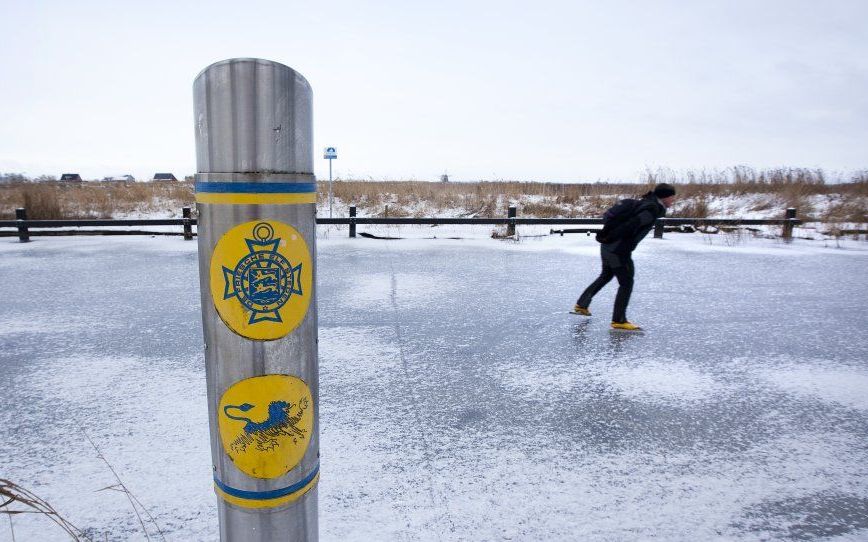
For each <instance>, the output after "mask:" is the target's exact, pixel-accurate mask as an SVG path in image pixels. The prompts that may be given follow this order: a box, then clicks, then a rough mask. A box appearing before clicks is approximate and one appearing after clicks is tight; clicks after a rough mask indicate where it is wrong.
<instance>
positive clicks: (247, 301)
mask: <svg viewBox="0 0 868 542" xmlns="http://www.w3.org/2000/svg"><path fill="white" fill-rule="evenodd" d="M253 237H254V238H253V239H248V238H245V239H244V241H245V242H246V243H247V248H248V250H249V253H248V254H246V255H245V256H244V257H243V258H241V260H240V261H239V262H238V264H237V265H236V266H235V268H234V269H229V268H228V267H225V266H224V267H223V279H224V280H225V287H224V291H223V299H230V298H233V297H237V298H238V301H239V302H241V305H243V306H244V308H246V309H247V310H248V311H250V320H249V322H248V323H249V324H255V323H256V322H263V321H272V322H282V319H281V317H280V312H279V311H280V308H281V307H283V306H284V305H285V304H286V302H287V301H289V299H290V298H291V297H292V296H293V295H299V296H301V295H304V293H303V292H302V290H301V263H299V264H298V265H296V266H294V267H293V265H292V264H291V263H290V262H289V260H287V259H286V258H285V257H284V256H283V255H282V254H280V253H278V251H277V249H278V247H280V243H281V239H280V238H279V237H278V238H276V239H275V238H274V228H273V227H271V225H270V224H268V223H266V222H260V223H259V224H256V225H255V226H254V227H253Z"/></svg>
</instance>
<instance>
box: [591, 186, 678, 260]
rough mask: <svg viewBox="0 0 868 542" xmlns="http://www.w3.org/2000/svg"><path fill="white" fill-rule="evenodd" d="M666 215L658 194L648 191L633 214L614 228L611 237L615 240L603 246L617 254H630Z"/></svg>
mask: <svg viewBox="0 0 868 542" xmlns="http://www.w3.org/2000/svg"><path fill="white" fill-rule="evenodd" d="M665 215H666V207H664V206H663V204H662V203H660V200H659V199H657V196H655V195H654V194H653V193H652V192H648V193H647V194H645V195H644V196H642V199H641V200H639V204H638V205H637V206H636V209H635V210H634V211H633V216H631V217H630V218H629V219H628V220H626V221H625V222H624V223H622V224H620V225H618V226H617V227H616V228H615V229H614V230H612V233H611V238H612V239H615V240H614V241H612V242H611V243H605V244H604V245H603V248H604V249H606V250H608V251H610V252H614V253H615V254H620V255H622V256H629V255H630V253H632V252H633V251H634V250H636V247H637V246H638V245H639V242H640V241H641V240H642V239H644V238H645V236H646V235H648V232H649V231H651V228H653V227H654V223H655V222H656V221H657V219H658V218H661V217H663V216H665Z"/></svg>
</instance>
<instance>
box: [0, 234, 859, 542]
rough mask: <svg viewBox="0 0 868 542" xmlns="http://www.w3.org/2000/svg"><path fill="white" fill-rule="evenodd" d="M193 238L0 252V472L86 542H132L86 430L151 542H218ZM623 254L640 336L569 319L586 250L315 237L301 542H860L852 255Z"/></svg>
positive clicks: (591, 253) (0, 526) (556, 242)
mask: <svg viewBox="0 0 868 542" xmlns="http://www.w3.org/2000/svg"><path fill="white" fill-rule="evenodd" d="M520 230H521V229H520ZM416 231H419V230H418V229H417V230H416ZM524 231H528V230H527V229H525V230H524ZM426 233H427V231H426ZM340 235H341V236H343V235H345V233H341V234H340ZM195 247H196V245H195V243H191V242H184V241H182V240H181V239H178V238H149V237H129V238H115V237H103V238H38V239H36V240H35V241H34V242H32V243H29V244H19V243H18V242H17V241H15V240H14V239H8V238H7V239H0V278H2V280H0V300H2V305H0V367H2V369H3V370H2V371H0V389H2V390H3V401H2V404H3V408H2V409H0V477H2V478H9V479H11V480H13V481H15V482H17V483H19V484H20V485H22V486H24V487H27V488H29V489H31V490H32V491H34V492H35V493H36V494H38V495H39V496H41V497H43V498H45V499H46V500H48V501H49V502H50V503H51V504H52V505H53V506H54V507H55V508H56V509H57V510H58V511H60V512H61V514H62V515H63V516H64V517H66V518H67V519H68V520H70V521H71V522H72V523H74V524H75V525H77V526H79V527H81V528H83V529H86V530H87V531H88V532H89V533H90V534H91V535H93V536H94V538H95V539H98V540H104V539H105V538H107V539H109V540H144V539H145V537H144V535H143V534H142V527H141V525H140V523H139V520H138V519H137V518H136V516H135V514H134V513H133V510H132V507H131V506H130V503H129V501H128V500H127V498H126V496H125V495H123V494H122V493H118V492H116V491H111V490H104V491H100V489H102V488H105V487H107V486H112V485H114V484H116V483H117V480H116V479H115V478H114V476H113V474H112V473H111V471H110V470H109V469H108V467H107V465H106V463H105V462H103V461H102V459H100V458H99V457H98V456H97V452H96V451H95V450H94V448H93V447H92V446H91V444H90V442H89V441H88V438H90V439H92V440H93V442H94V444H96V446H97V447H98V448H99V450H100V453H101V454H102V455H103V457H104V458H105V459H106V460H107V461H108V463H110V464H111V465H112V467H113V468H114V469H115V471H116V472H117V474H118V476H119V477H120V478H121V480H122V481H123V482H124V484H125V485H126V487H127V488H128V489H129V490H130V491H131V492H132V493H133V494H135V496H136V497H137V498H138V499H139V500H140V501H141V502H142V503H143V504H144V506H145V507H146V508H147V509H148V511H149V512H150V513H151V514H152V515H153V517H154V519H155V520H156V523H158V524H159V525H160V527H161V529H162V530H163V532H164V533H165V535H166V538H167V539H168V540H184V541H187V540H214V539H216V536H217V535H216V525H217V520H216V509H215V502H216V497H215V495H214V494H213V491H212V489H211V480H210V477H211V467H210V454H209V450H208V437H207V434H208V433H207V432H208V428H207V412H206V406H205V381H204V361H203V355H202V336H201V328H200V316H199V306H198V305H199V301H198V299H199V298H198V278H197V260H196V252H195ZM635 261H636V267H637V278H636V288H635V290H634V297H633V302H632V303H631V306H630V311H629V315H630V317H631V319H632V320H634V321H636V322H638V323H640V324H642V325H643V326H644V327H646V328H647V329H648V333H646V334H645V335H639V336H637V335H624V334H617V333H610V332H609V331H608V329H607V324H608V316H609V311H610V310H611V303H612V300H613V297H614V292H615V288H614V284H613V285H611V286H609V287H607V288H606V289H604V290H603V291H602V292H601V293H600V294H599V296H598V298H597V299H595V301H594V303H593V305H592V307H591V310H592V311H593V312H594V316H593V317H592V318H591V319H583V318H582V317H578V316H574V315H570V314H567V311H568V310H569V309H570V307H571V306H572V304H573V303H574V301H575V298H576V297H577V296H578V294H579V293H580V291H581V289H582V288H583V287H584V286H585V285H586V284H587V283H588V282H590V281H591V280H592V279H593V278H594V276H595V275H596V273H597V272H598V265H599V264H598V256H597V245H596V243H594V242H593V240H592V239H590V238H587V237H585V236H573V237H569V236H567V237H551V238H529V239H524V240H523V241H521V242H520V243H513V242H508V241H507V242H504V241H495V240H490V239H475V240H466V241H447V240H440V239H438V240H406V241H405V240H402V241H374V240H367V239H355V240H348V239H344V238H342V237H338V235H335V236H333V237H331V238H329V239H321V240H320V241H319V243H318V273H319V277H318V288H319V310H320V324H321V327H320V365H321V374H320V386H321V387H320V393H321V418H322V428H321V431H322V433H321V453H322V478H321V482H320V485H319V488H320V531H321V538H322V540H341V541H342V542H344V541H353V540H359V541H369V540H635V539H650V538H657V539H662V540H691V541H692V540H732V539H745V540H769V539H791V540H804V539H818V538H819V539H826V540H838V541H843V540H865V539H866V538H868V483H866V482H868V447H866V444H865V443H866V437H868V399H866V397H868V337H866V334H865V333H864V330H865V329H866V326H868V309H866V306H868V290H866V286H865V282H864V270H865V268H866V263H868V250H866V244H865V243H855V242H851V243H847V244H845V246H844V248H843V249H837V248H832V247H829V246H825V245H824V243H822V242H806V241H796V242H794V243H793V244H790V245H785V244H782V243H779V242H774V241H767V240H754V239H749V240H739V241H738V242H737V243H732V244H727V243H723V242H718V241H712V242H709V240H708V239H706V238H704V237H701V236H677V235H672V236H669V235H667V238H666V239H664V240H662V241H661V240H653V239H648V240H646V241H645V242H644V243H643V245H642V246H641V247H640V250H639V251H638V252H637V253H636V255H635ZM144 521H145V524H146V528H147V529H148V531H149V533H150V535H151V536H152V537H153V536H154V535H155V534H156V529H155V528H154V525H153V523H151V522H150V521H149V520H148V518H145V519H144ZM12 522H13V523H12V525H13V527H14V529H15V536H16V540H19V541H21V540H40V541H41V540H49V541H50V540H65V539H66V538H64V536H63V533H62V532H61V531H60V530H59V529H57V528H55V527H54V526H53V525H51V524H50V523H49V522H47V520H45V519H44V518H40V517H36V516H15V517H14V518H13V520H12ZM0 540H4V541H5V540H11V531H10V530H9V523H8V521H7V519H6V518H5V517H0Z"/></svg>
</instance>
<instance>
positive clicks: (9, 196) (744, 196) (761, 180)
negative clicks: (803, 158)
mask: <svg viewBox="0 0 868 542" xmlns="http://www.w3.org/2000/svg"><path fill="white" fill-rule="evenodd" d="M2 179H6V182H0V218H2V219H9V218H14V215H15V208H16V207H26V208H27V212H28V217H30V218H38V219H58V218H120V217H125V216H136V215H142V216H169V217H171V216H178V215H180V213H181V208H182V207H184V206H194V193H193V183H192V182H191V181H190V180H185V181H171V182H168V181H167V182H146V183H136V182H79V183H61V182H57V181H46V180H40V181H39V182H34V181H30V180H28V179H26V178H24V177H23V176H20V175H12V174H5V175H2V176H0V180H2ZM10 179H12V181H11V182H10ZM833 180H835V181H836V182H834V183H833V182H828V181H829V179H828V178H827V174H825V173H824V172H823V170H819V169H802V168H778V169H770V170H754V169H752V168H748V167H743V166H738V167H733V168H729V169H725V170H700V171H685V172H677V171H674V170H670V169H658V170H655V171H651V170H649V171H646V172H645V173H644V174H643V175H642V177H641V179H640V182H633V183H627V182H623V183H621V182H595V183H546V182H520V181H509V180H498V181H479V182H449V183H443V182H425V181H370V180H353V179H346V180H341V179H338V180H336V181H335V182H334V183H333V192H334V197H335V199H336V201H337V202H338V203H339V204H340V206H341V208H342V209H344V210H345V209H346V207H347V206H349V205H355V206H356V207H357V209H358V211H359V215H361V216H392V217H401V216H440V215H446V216H478V217H491V216H504V215H505V214H506V208H507V207H509V206H510V205H515V206H516V207H518V209H519V213H520V215H521V216H536V217H540V218H547V217H577V216H599V215H600V214H601V213H602V212H603V211H605V209H607V208H608V207H610V206H611V205H612V204H614V203H615V202H616V201H617V200H618V199H619V198H623V197H636V196H639V195H641V194H642V193H644V192H646V191H647V190H649V189H650V188H651V187H653V186H654V184H656V183H660V182H668V183H671V184H674V185H676V187H677V189H678V203H677V204H676V206H675V207H674V208H673V209H672V210H671V212H670V216H683V217H699V218H702V217H707V216H711V215H712V214H715V213H720V212H726V209H725V208H724V207H721V204H720V202H721V201H724V200H727V199H729V200H732V199H733V198H741V200H743V201H749V202H750V207H749V208H747V209H746V210H747V211H750V212H755V213H765V214H767V215H770V216H771V215H774V216H777V214H780V215H782V213H783V210H784V209H785V208H786V207H796V208H798V209H799V216H800V217H803V218H810V219H814V220H822V221H843V222H866V221H868V218H866V215H868V170H864V171H857V172H854V173H851V174H849V175H848V176H844V177H842V176H841V175H838V176H836V177H835V179H833ZM318 187H319V194H318V199H319V204H320V206H321V207H322V206H326V205H327V204H328V203H327V202H328V199H327V197H328V183H327V182H322V181H321V182H319V183H318ZM721 209H723V210H721ZM738 210H740V211H742V212H743V211H744V210H745V208H744V207H741V208H739V209H738ZM738 210H734V211H732V212H737V211H738Z"/></svg>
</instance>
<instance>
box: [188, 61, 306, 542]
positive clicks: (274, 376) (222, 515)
mask: <svg viewBox="0 0 868 542" xmlns="http://www.w3.org/2000/svg"><path fill="white" fill-rule="evenodd" d="M193 98H194V109H195V127H196V163H197V171H198V173H197V175H196V206H197V208H198V212H199V223H198V226H199V227H198V237H199V279H200V285H201V296H202V323H203V327H204V337H205V372H206V379H207V386H208V415H209V420H210V429H211V457H212V461H213V466H214V489H215V491H216V493H217V496H218V499H217V500H218V516H219V520H220V539H221V540H224V541H245V542H247V541H267V540H305V541H315V540H317V538H318V531H317V489H316V485H317V482H318V480H319V383H318V364H317V344H316V342H317V307H316V297H315V292H314V286H315V284H316V277H315V269H314V264H315V262H316V234H315V228H316V224H315V220H316V218H315V216H316V179H315V178H314V175H313V146H312V142H313V137H312V132H313V122H312V93H311V89H310V85H309V84H308V82H307V81H306V80H305V79H304V77H302V76H301V75H300V74H298V73H296V72H295V71H294V70H292V69H291V68H288V67H287V66H284V65H282V64H278V63H276V62H271V61H268V60H260V59H250V58H241V59H231V60H225V61H223V62H218V63H216V64H212V65H211V66H208V67H207V68H205V69H204V70H203V71H202V72H201V73H200V74H199V75H198V76H197V77H196V80H195V81H194V83H193Z"/></svg>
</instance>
